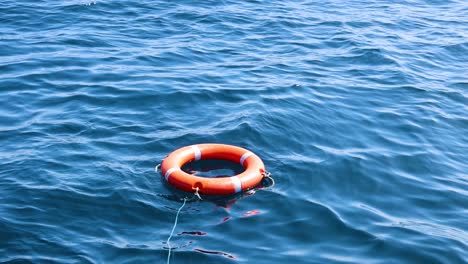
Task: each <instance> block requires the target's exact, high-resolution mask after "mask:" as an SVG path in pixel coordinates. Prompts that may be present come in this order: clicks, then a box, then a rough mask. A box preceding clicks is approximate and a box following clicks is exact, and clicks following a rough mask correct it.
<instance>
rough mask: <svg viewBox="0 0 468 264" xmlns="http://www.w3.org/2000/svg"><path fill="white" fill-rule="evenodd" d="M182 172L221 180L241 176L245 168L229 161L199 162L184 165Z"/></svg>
mask: <svg viewBox="0 0 468 264" xmlns="http://www.w3.org/2000/svg"><path fill="white" fill-rule="evenodd" d="M182 170H183V171H184V172H186V173H188V174H192V175H197V176H200V177H207V178H221V177H231V176H234V175H237V174H240V173H242V172H243V171H244V170H245V168H244V167H243V166H242V165H240V164H238V163H235V162H232V161H228V160H197V161H192V162H189V163H187V164H184V165H183V166H182Z"/></svg>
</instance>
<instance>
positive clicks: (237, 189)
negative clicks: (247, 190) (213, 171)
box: [230, 176, 242, 193]
mask: <svg viewBox="0 0 468 264" xmlns="http://www.w3.org/2000/svg"><path fill="white" fill-rule="evenodd" d="M230 178H231V180H232V183H234V190H235V192H236V193H238V192H240V191H242V182H241V180H240V179H239V177H237V176H232V177H230Z"/></svg>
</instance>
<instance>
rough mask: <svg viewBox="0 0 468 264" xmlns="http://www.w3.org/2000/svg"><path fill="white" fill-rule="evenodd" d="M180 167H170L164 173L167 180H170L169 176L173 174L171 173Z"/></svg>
mask: <svg viewBox="0 0 468 264" xmlns="http://www.w3.org/2000/svg"><path fill="white" fill-rule="evenodd" d="M178 169H179V168H170V169H168V170H167V171H166V174H164V178H165V179H166V181H168V180H169V176H171V173H173V172H174V171H176V170H178Z"/></svg>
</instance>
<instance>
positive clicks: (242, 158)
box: [240, 152, 252, 166]
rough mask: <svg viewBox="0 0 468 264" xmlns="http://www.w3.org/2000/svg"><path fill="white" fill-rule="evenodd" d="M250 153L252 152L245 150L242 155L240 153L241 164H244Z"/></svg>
mask: <svg viewBox="0 0 468 264" xmlns="http://www.w3.org/2000/svg"><path fill="white" fill-rule="evenodd" d="M250 155H252V152H246V153H244V155H242V157H241V158H240V164H241V165H242V166H244V161H245V160H246V159H247V158H248V157H249V156H250Z"/></svg>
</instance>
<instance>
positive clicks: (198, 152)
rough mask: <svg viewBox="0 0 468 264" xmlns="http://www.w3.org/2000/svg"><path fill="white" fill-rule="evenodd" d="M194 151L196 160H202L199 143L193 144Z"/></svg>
mask: <svg viewBox="0 0 468 264" xmlns="http://www.w3.org/2000/svg"><path fill="white" fill-rule="evenodd" d="M192 149H193V152H194V153H195V160H200V159H201V151H200V149H199V148H198V146H197V145H193V146H192Z"/></svg>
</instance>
